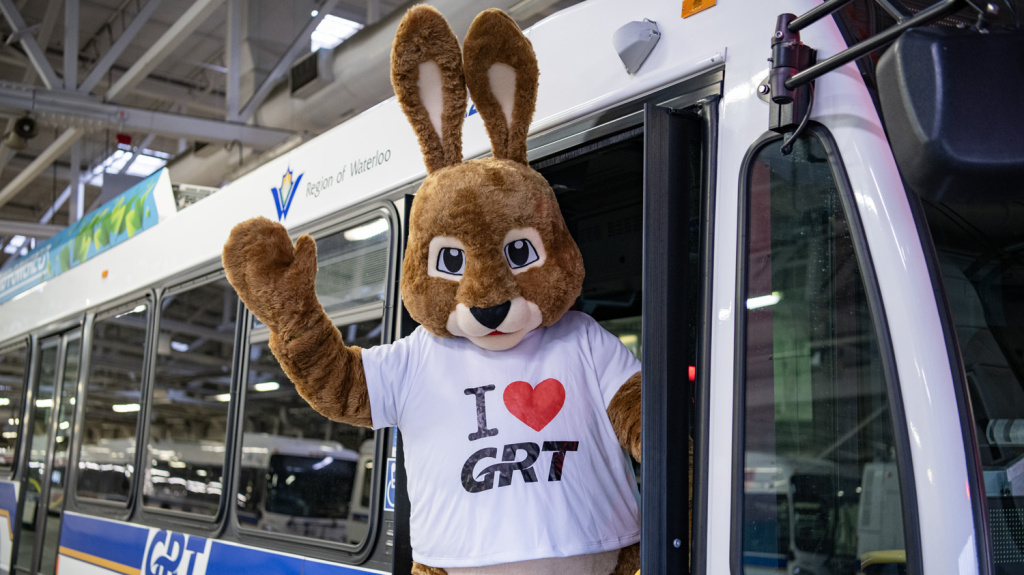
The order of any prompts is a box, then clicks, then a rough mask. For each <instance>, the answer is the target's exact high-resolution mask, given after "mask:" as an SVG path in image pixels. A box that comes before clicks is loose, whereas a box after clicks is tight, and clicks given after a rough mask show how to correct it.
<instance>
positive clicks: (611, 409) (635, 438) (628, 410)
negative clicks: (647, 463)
mask: <svg viewBox="0 0 1024 575" xmlns="http://www.w3.org/2000/svg"><path fill="white" fill-rule="evenodd" d="M608 419H610V420H611V422H612V429H614V430H615V437H617V438H618V439H619V445H621V446H622V448H623V449H625V450H626V451H628V452H629V454H630V455H632V456H633V459H635V460H637V461H640V372H639V371H638V372H636V373H634V374H633V375H632V376H631V377H630V378H629V379H627V380H626V383H624V384H622V387H620V388H619V390H618V391H616V392H615V397H613V398H612V401H611V403H609V404H608Z"/></svg>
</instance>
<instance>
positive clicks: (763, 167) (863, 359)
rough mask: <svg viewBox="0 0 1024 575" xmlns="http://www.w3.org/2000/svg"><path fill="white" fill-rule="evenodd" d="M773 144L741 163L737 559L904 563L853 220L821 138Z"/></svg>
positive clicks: (846, 568)
mask: <svg viewBox="0 0 1024 575" xmlns="http://www.w3.org/2000/svg"><path fill="white" fill-rule="evenodd" d="M812 133H813V134H817V130H815V131H814V132H812ZM780 148H781V141H780V140H779V139H771V140H768V141H767V142H765V143H763V144H761V146H760V149H758V150H755V151H754V152H753V153H752V154H750V155H749V160H748V164H747V166H746V172H745V173H746V177H747V180H746V188H747V190H746V194H747V195H746V204H745V208H744V209H745V212H746V216H747V233H746V235H745V237H744V239H745V241H746V245H745V246H744V247H745V248H746V250H747V251H746V261H744V262H743V263H742V265H743V266H744V272H743V273H744V275H745V280H746V282H745V286H744V288H745V292H741V293H742V299H741V302H743V304H745V308H746V310H745V328H746V329H745V333H743V332H741V335H740V337H741V339H740V341H741V342H744V343H742V344H741V345H740V346H739V349H740V350H741V351H740V352H741V353H744V354H745V356H741V361H740V364H739V365H740V366H741V370H740V372H739V374H738V377H739V378H740V381H739V387H738V388H737V389H738V390H740V393H742V394H743V395H742V401H743V404H742V405H743V406H744V407H743V410H744V411H743V412H742V413H740V414H737V415H738V417H740V418H741V419H742V422H743V426H744V428H745V429H744V437H743V440H744V443H743V444H742V445H743V449H744V452H743V459H742V461H743V468H742V469H740V470H738V471H737V473H742V476H741V477H742V479H739V478H738V479H737V481H738V482H739V483H738V485H742V488H741V489H742V493H741V495H742V499H741V501H742V503H741V505H742V507H741V510H742V514H741V516H742V518H743V519H742V526H740V529H737V530H736V533H738V534H740V535H739V536H740V538H741V541H742V544H741V546H740V549H742V554H743V555H742V564H743V568H744V570H745V571H746V572H747V573H752V572H757V571H758V569H759V568H761V569H763V568H766V567H768V568H772V569H782V570H784V571H785V572H788V573H797V572H801V573H803V572H813V573H817V574H819V575H820V574H825V573H829V574H836V575H839V574H843V575H845V574H850V575H853V574H854V573H865V574H871V573H905V572H906V567H907V564H906V562H907V553H906V549H907V545H906V543H905V537H904V518H903V509H904V507H903V505H902V501H901V481H900V472H899V470H898V469H897V467H898V466H897V451H898V450H902V445H903V444H902V443H901V442H900V441H898V438H897V436H896V434H895V433H894V428H893V424H892V418H891V417H890V415H891V412H890V410H891V409H892V408H891V407H890V406H891V405H892V403H891V402H892V401H893V398H891V397H890V396H889V393H888V391H887V390H888V389H889V386H888V385H887V381H886V371H885V367H884V364H883V357H882V353H883V351H882V350H880V344H879V341H878V339H877V335H876V334H877V332H876V329H875V326H874V324H873V323H872V319H873V318H872V315H871V313H870V308H869V299H868V290H867V288H866V281H865V277H864V273H863V271H862V270H861V269H860V267H859V265H858V260H857V257H856V254H855V250H854V241H853V237H852V234H853V233H856V230H852V229H851V228H852V226H851V225H850V224H849V223H848V219H847V215H846V214H845V213H844V210H843V203H842V198H841V196H840V193H841V191H840V189H839V187H838V185H837V183H836V180H835V179H834V175H833V171H832V167H831V166H830V161H829V160H830V159H829V157H828V154H827V153H826V149H825V147H824V145H823V143H822V141H821V137H819V136H817V135H810V136H803V137H801V138H800V139H799V140H797V142H796V144H795V147H794V149H793V152H792V153H791V154H790V155H783V154H782V152H781V151H780ZM741 285H742V284H741ZM744 288H741V289H744ZM875 321H877V318H875ZM744 337H745V340H744V339H743V338H744ZM897 405H898V404H897ZM898 446H899V447H898ZM908 532H910V531H909V530H908ZM862 569H863V570H862Z"/></svg>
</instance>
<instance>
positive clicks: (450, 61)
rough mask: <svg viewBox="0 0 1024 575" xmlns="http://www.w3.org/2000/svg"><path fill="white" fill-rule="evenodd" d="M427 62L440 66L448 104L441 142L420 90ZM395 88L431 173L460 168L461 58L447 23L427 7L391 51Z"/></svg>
mask: <svg viewBox="0 0 1024 575" xmlns="http://www.w3.org/2000/svg"><path fill="white" fill-rule="evenodd" d="M429 60H433V61H434V62H436V63H437V66H438V68H440V70H441V82H442V94H443V102H444V111H443V112H442V114H441V138H438V136H437V132H435V131H434V125H433V124H431V123H430V116H429V115H428V114H427V110H426V108H424V107H423V103H422V102H421V101H420V93H419V87H418V85H417V82H418V81H419V77H420V71H419V66H420V64H422V63H423V62H427V61H429ZM391 84H392V85H393V86H394V88H395V95H397V96H398V103H399V104H401V106H402V111H403V112H405V116H406V117H407V118H409V123H410V124H412V128H413V130H414V131H415V132H416V136H417V137H418V138H419V141H420V150H422V152H423V159H424V161H425V162H426V164H427V171H428V172H433V171H435V170H439V169H441V168H443V167H445V166H451V165H454V164H458V163H459V162H461V161H462V119H463V115H464V114H465V110H466V80H465V78H464V77H463V73H462V52H461V51H460V50H459V40H458V39H457V38H456V37H455V34H454V33H452V30H451V28H449V27H448V22H446V21H445V19H444V16H441V13H440V12H438V11H437V10H436V9H434V8H433V7H431V6H426V5H424V4H421V5H419V6H413V7H412V8H410V9H409V11H408V12H406V14H405V17H404V18H402V22H401V23H400V24H399V25H398V32H397V34H395V42H394V44H393V45H392V48H391Z"/></svg>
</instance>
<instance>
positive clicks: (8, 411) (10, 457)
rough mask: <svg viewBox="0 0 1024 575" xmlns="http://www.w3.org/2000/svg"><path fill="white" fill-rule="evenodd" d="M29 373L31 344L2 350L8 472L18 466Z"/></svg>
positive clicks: (0, 456) (0, 451)
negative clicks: (19, 432) (20, 431)
mask: <svg viewBox="0 0 1024 575" xmlns="http://www.w3.org/2000/svg"><path fill="white" fill-rule="evenodd" d="M27 372H28V346H26V345H25V344H23V343H22V344H18V345H15V346H12V347H8V348H6V349H0V471H2V472H5V473H9V472H10V471H11V469H12V468H13V467H14V459H15V457H16V451H17V445H18V429H20V427H21V404H22V393H23V392H24V390H25V377H26V375H27ZM12 516H13V514H12Z"/></svg>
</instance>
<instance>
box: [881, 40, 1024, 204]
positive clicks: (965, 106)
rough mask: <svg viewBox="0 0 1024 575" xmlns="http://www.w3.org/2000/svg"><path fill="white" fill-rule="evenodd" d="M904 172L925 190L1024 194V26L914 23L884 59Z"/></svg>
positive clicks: (962, 197) (884, 87)
mask: <svg viewBox="0 0 1024 575" xmlns="http://www.w3.org/2000/svg"><path fill="white" fill-rule="evenodd" d="M877 80H878V97H879V101H880V104H881V109H882V115H883V117H884V121H885V127H886V132H887V135H888V138H889V143H890V145H891V146H892V152H893V156H894V157H895V158H896V164H897V165H898V166H899V169H900V173H901V174H902V176H903V179H904V180H905V181H906V182H907V184H908V185H910V187H911V188H912V189H913V190H914V191H915V192H916V193H917V194H919V195H920V196H921V197H923V198H927V199H932V200H937V201H969V202H977V201H1002V200H1009V199H1020V198H1022V197H1024V33H1021V32H1010V33H1000V32H993V33H990V34H981V33H978V32H976V31H967V30H951V29H943V28H916V29H912V30H908V31H907V32H906V33H904V34H903V35H902V36H901V37H900V38H899V40H897V41H896V42H895V43H894V44H893V45H892V47H890V48H889V50H887V51H886V52H885V54H883V55H882V57H881V58H880V59H879V62H878V67H877Z"/></svg>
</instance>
